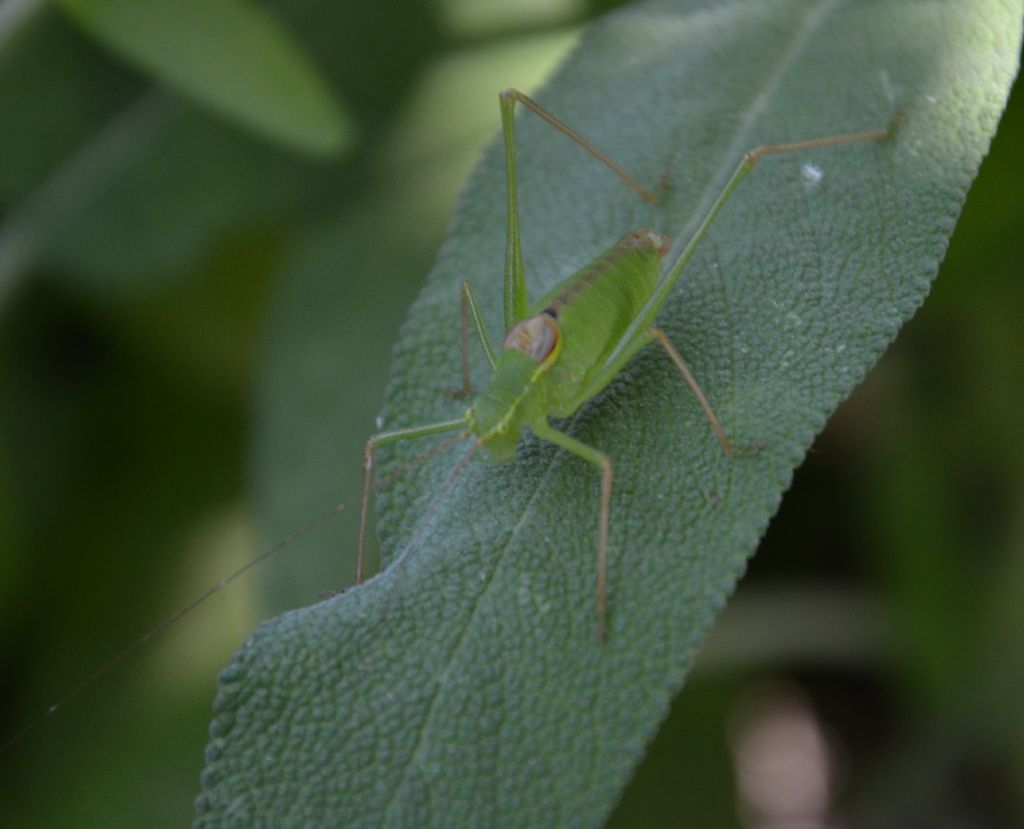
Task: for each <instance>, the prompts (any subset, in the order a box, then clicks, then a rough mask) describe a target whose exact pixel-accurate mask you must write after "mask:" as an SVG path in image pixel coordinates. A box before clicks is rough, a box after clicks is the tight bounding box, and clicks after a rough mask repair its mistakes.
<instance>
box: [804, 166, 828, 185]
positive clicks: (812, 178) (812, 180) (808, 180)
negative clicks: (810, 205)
mask: <svg viewBox="0 0 1024 829" xmlns="http://www.w3.org/2000/svg"><path fill="white" fill-rule="evenodd" d="M824 175H825V173H824V172H822V169H821V167H817V166H815V165H814V164H804V165H803V166H802V167H801V168H800V176H801V177H802V178H803V180H804V189H805V190H807V191H808V192H810V191H811V190H813V189H814V188H815V187H817V186H818V182H820V181H821V179H822V176H824Z"/></svg>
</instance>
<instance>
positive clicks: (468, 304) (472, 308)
mask: <svg viewBox="0 0 1024 829" xmlns="http://www.w3.org/2000/svg"><path fill="white" fill-rule="evenodd" d="M460 292H461V294H462V303H461V304H462V308H461V314H460V317H459V324H460V326H461V334H462V388H461V389H450V390H449V394H450V395H451V396H452V397H469V396H470V395H471V394H472V393H473V381H472V380H471V379H470V376H469V318H470V317H471V316H472V318H473V324H474V325H475V326H476V333H477V336H478V337H479V338H480V344H481V345H482V346H483V348H484V354H485V355H487V362H488V363H490V366H491V370H492V371H493V370H494V367H495V366H496V365H497V358H496V357H495V355H494V347H493V346H492V345H491V339H490V337H488V336H487V329H486V327H485V326H484V318H483V315H482V314H481V313H480V306H479V305H478V304H477V301H476V292H475V291H474V290H473V285H472V284H471V283H469V282H463V283H462V287H461V289H460Z"/></svg>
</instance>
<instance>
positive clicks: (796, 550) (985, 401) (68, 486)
mask: <svg viewBox="0 0 1024 829" xmlns="http://www.w3.org/2000/svg"><path fill="white" fill-rule="evenodd" d="M613 5H615V4H614V3H607V2H605V3H586V2H583V0H535V2H530V3H526V4H523V3H516V4H512V3H505V2H498V0H488V2H479V0H478V1H477V2H473V1H472V0H435V2H430V3H424V2H422V0H421V2H411V0H394V2H391V3H388V4H370V3H366V4H363V3H359V4H356V3H343V4H337V3H329V2H320V0H301V2H290V3H285V2H270V3H263V4H260V8H262V9H265V10H268V11H269V12H270V14H271V15H272V18H273V19H274V20H275V21H276V22H277V23H279V24H280V26H281V27H282V30H283V31H285V32H287V33H289V34H290V36H291V38H292V40H293V41H294V43H295V44H296V45H297V46H298V48H299V49H301V51H302V52H303V53H304V54H305V55H306V56H307V57H308V59H309V61H310V62H311V64H312V66H313V67H315V70H316V72H317V73H318V74H319V75H320V76H321V77H322V78H323V79H324V80H325V82H326V86H327V88H328V89H329V91H330V95H331V96H332V98H333V99H334V101H335V102H336V103H337V107H338V111H339V112H340V113H342V115H343V119H344V123H345V125H346V129H345V130H344V131H343V134H342V135H341V137H340V138H339V139H338V141H337V142H335V144H334V145H332V147H331V148H330V149H329V151H328V152H326V153H325V152H324V151H323V149H322V148H321V149H320V150H318V151H316V152H310V151H309V148H308V147H306V148H304V147H302V146H296V145H294V144H288V143H286V142H284V141H282V140H279V139H275V137H274V136H268V135H267V134H265V133H260V132H258V131H256V130H255V129H254V128H253V126H252V125H251V124H247V123H245V121H244V119H239V118H238V117H230V116H227V115H224V114H223V113H222V112H219V111H218V110H217V108H216V106H212V105H210V103H209V102H208V101H207V102H204V103H200V102H196V101H195V100H194V96H190V95H189V94H187V90H182V89H181V88H178V87H175V89H176V91H172V89H169V88H168V86H167V79H166V78H164V77H161V76H160V73H159V72H154V71H153V70H151V69H150V70H148V71H147V67H145V66H143V65H141V64H140V63H139V61H138V60H137V59H133V57H132V56H131V55H126V54H125V53H124V52H123V51H122V50H119V49H118V48H117V47H116V44H115V45H112V44H111V43H110V42H109V41H102V39H101V41H97V40H96V39H95V36H94V33H93V34H90V33H89V32H87V31H86V30H83V29H82V28H80V27H79V25H76V24H75V23H74V22H72V21H71V20H70V19H68V18H65V17H64V16H63V15H62V14H61V13H60V12H59V11H58V10H56V9H55V8H52V7H50V6H44V5H43V4H42V3H35V2H21V0H7V2H6V3H0V124H2V129H0V210H2V213H0V643H2V644H0V739H3V738H6V737H9V736H10V735H13V734H15V733H16V732H17V731H18V730H19V729H20V728H22V727H23V726H24V725H25V724H26V723H29V722H31V721H32V720H33V718H34V717H35V716H37V715H39V714H40V713H42V712H43V711H44V710H45V709H46V707H47V706H48V705H49V704H51V703H52V702H54V701H55V700H57V699H58V698H60V697H61V696H62V695H63V694H64V693H66V692H67V691H68V690H69V689H71V688H73V687H74V686H75V684H76V682H78V681H80V680H81V679H82V678H83V677H85V676H87V675H88V674H89V672H90V671H92V670H93V669H95V668H96V667H97V666H98V665H100V664H102V663H103V662H104V661H105V660H106V659H108V658H109V657H111V656H112V655H113V654H114V653H116V652H117V651H118V650H119V649H120V648H121V647H123V646H125V645H126V644H128V643H130V642H131V641H132V640H133V639H134V638H136V637H137V636H139V635H141V634H142V633H143V632H144V631H145V630H146V629H147V628H148V627H149V626H151V625H153V624H155V623H156V622H158V621H159V620H160V619H162V618H163V617H165V616H167V615H168V614H169V613H171V612H172V611H174V610H175V609H176V608H177V607H179V606H180V605H182V604H184V603H185V602H187V601H188V600H189V599H190V598H191V597H193V596H194V595H196V594H198V593H200V592H202V590H204V589H205V588H206V587H208V586H209V585H210V584H212V583H214V582H216V581H217V580H218V579H219V578H221V577H222V576H223V575H224V574H225V573H227V572H229V571H230V570H232V569H233V568H234V567H236V566H238V565H239V564H241V563H242V562H244V561H245V560H246V559H247V558H249V557H251V556H252V555H254V554H255V553H256V552H258V551H259V550H260V549H261V548H262V547H263V546H265V545H266V544H268V543H270V542H272V541H273V540H274V539H275V538H277V537H279V536H281V535H283V534H285V533H286V532H288V531H289V530H292V529H295V527H297V526H299V525H301V524H302V523H303V522H304V521H305V520H308V519H310V518H313V517H314V516H315V515H316V514H318V513H319V512H320V511H321V510H323V509H324V508H326V507H328V506H330V505H331V503H333V502H334V501H336V500H339V499H340V498H343V497H346V496H349V495H351V494H353V493H355V492H356V491H357V488H358V481H359V453H360V448H361V445H362V441H363V440H364V439H365V436H366V435H367V434H368V433H369V432H370V431H372V429H373V422H374V416H375V413H376V412H377V410H378V408H379V406H380V401H381V399H382V395H383V390H384V386H385V384H386V381H387V367H388V360H389V353H390V347H391V344H392V343H393V342H394V340H395V338H396V336H397V332H398V328H399V326H400V324H401V320H402V316H403V312H404V309H405V308H406V307H407V306H408V304H409V303H410V302H411V301H412V300H413V298H414V297H415V295H416V292H417V289H418V286H419V285H420V284H421V282H422V280H423V278H424V276H425V274H426V271H427V269H428V268H429V266H430V262H431V260H432V257H433V255H434V252H435V251H436V249H437V246H438V245H439V244H440V243H441V241H442V239H443V233H444V228H445V223H446V221H447V217H448V216H449V215H450V212H451V209H452V206H453V204H454V201H455V198H456V196H457V193H458V189H459V186H460V183H461V181H462V180H463V179H464V177H465V175H466V174H467V173H468V171H469V169H470V167H471V165H472V163H473V160H474V158H475V156H476V155H477V154H478V153H479V150H480V148H481V147H482V146H483V144H484V142H486V141H487V140H488V139H489V138H490V137H491V136H492V135H493V134H494V133H495V132H496V129H497V123H498V118H497V114H498V113H497V109H498V108H497V98H496V93H497V91H498V90H499V89H501V88H503V87H505V86H509V85H516V86H520V87H525V88H528V89H529V88H531V87H533V86H535V85H536V84H537V83H539V82H540V80H542V78H543V77H544V75H545V74H546V73H547V72H549V71H550V69H551V68H552V67H553V66H554V65H555V64H556V63H557V61H558V58H559V57H560V55H562V54H564V52H565V50H566V49H567V48H569V47H570V46H571V44H572V42H573V39H574V37H575V35H576V33H577V32H578V29H579V26H581V25H582V24H583V23H584V22H585V20H586V19H588V18H589V17H590V16H592V15H593V14H596V13H598V12H600V11H603V10H605V9H607V8H609V7H611V6H613ZM79 22H81V21H79ZM171 86H172V87H173V86H174V84H173V83H172V84H171ZM1020 98H1021V96H1020V95H1019V94H1018V95H1016V96H1015V97H1014V98H1013V99H1012V100H1011V103H1010V106H1009V109H1008V111H1007V113H1006V116H1005V118H1004V120H1003V123H1002V125H1001V128H1000V132H999V135H998V136H997V138H996V141H995V144H994V145H993V148H992V153H991V156H990V157H989V158H988V159H987V160H986V162H985V165H984V168H983V169H982V172H981V175H980V177H979V178H978V181H977V183H976V185H975V187H974V189H973V190H972V192H971V195H970V198H969V200H968V203H967V206H966V208H965V210H964V214H963V217H962V219H961V221H960V224H959V226H958V228H957V231H956V233H955V235H954V238H953V242H952V245H951V247H950V250H949V253H948V255H947V257H946V261H945V263H944V264H943V266H942V272H941V274H940V278H939V280H938V282H937V283H936V286H935V289H934V291H933V293H932V296H931V297H930V299H929V301H928V302H927V303H926V305H925V307H924V308H923V310H922V311H921V312H920V313H919V314H918V315H917V317H915V319H914V320H913V321H912V322H911V323H909V324H908V325H907V326H906V328H905V329H904V330H903V332H902V333H901V334H900V337H899V339H898V341H897V342H896V344H895V345H894V346H893V347H892V349H890V351H889V352H888V353H887V354H886V356H885V357H884V358H883V360H882V362H881V363H880V364H879V366H878V367H877V368H876V369H875V370H874V371H873V372H872V373H871V375H870V376H869V378H868V379H867V380H866V382H865V383H864V384H863V385H861V386H860V387H859V388H858V390H857V391H856V392H855V393H854V395H853V396H852V397H851V399H850V400H849V401H847V402H846V403H845V404H844V405H843V406H842V407H841V409H840V410H839V412H838V413H837V414H836V416H835V417H834V418H833V419H832V421H831V422H830V423H829V426H828V428H827V429H826V431H825V433H824V434H823V435H822V436H821V437H820V438H819V440H818V441H817V443H816V445H815V446H814V448H813V450H812V452H811V454H810V456H809V457H808V460H807V462H806V463H805V464H804V466H803V467H802V468H801V469H800V471H799V472H798V474H797V476H796V479H795V481H794V484H793V488H792V491H791V492H790V493H789V494H788V496H787V497H786V500H785V502H784V504H783V507H782V510H781V512H780V513H779V515H778V517H777V518H776V520H775V521H774V523H773V524H772V527H771V529H770V530H769V532H768V535H767V537H766V538H765V541H764V543H763V545H762V547H761V550H760V551H759V553H758V555H757V557H756V558H755V559H754V561H753V563H752V565H751V568H750V571H749V573H748V575H747V577H746V578H745V579H744V581H743V582H742V584H741V586H740V588H739V590H738V593H737V595H736V597H735V599H734V601H733V602H732V603H731V605H730V607H729V609H728V610H727V612H726V613H725V615H724V617H723V619H722V621H721V624H720V625H719V627H718V628H717V629H716V631H715V633H714V635H713V637H712V639H711V641H710V642H709V644H708V647H707V648H706V650H705V652H704V654H703V655H702V658H701V661H700V662H699V664H698V668H697V670H696V671H695V672H694V674H693V676H692V678H691V680H690V681H689V684H688V686H687V689H686V691H685V692H684V693H683V695H682V696H681V698H680V699H679V700H678V702H677V703H676V705H675V707H674V709H673V711H672V714H671V716H670V717H669V719H668V721H667V722H666V724H665V726H664V728H663V729H662V731H661V733H660V734H659V736H658V738H657V740H656V741H655V743H654V745H653V746H652V749H651V751H650V753H649V755H648V757H647V759H646V760H645V761H644V763H643V765H642V766H641V767H640V769H639V771H638V773H637V776H636V779H635V780H634V782H633V784H632V785H631V787H630V788H629V789H628V790H627V792H626V794H625V797H624V799H623V801H622V804H621V805H620V808H619V810H618V811H617V812H616V814H615V815H614V817H613V825H616V826H622V827H626V826H631V827H648V826H650V827H662V826H665V827H667V826H676V825H683V818H684V816H685V817H686V823H685V825H688V826H707V827H718V826H743V827H758V828H760V827H783V826H797V825H799V826H801V827H803V829H812V828H813V827H833V826H840V825H843V826H901V827H903V826H928V827H947V826H948V827H964V826H972V827H973V826H983V827H989V826H991V827H1002V826H1006V827H1012V826H1020V825H1024V600H1022V598H1021V597H1024V440H1021V438H1020V435H1019V431H1018V430H1019V428H1020V423H1021V412H1022V411H1024V325H1022V324H1021V319H1022V318H1024V291H1022V290H1021V287H1020V285H1019V284H1018V277H1019V275H1020V271H1021V267H1022V266H1021V264H1020V263H1021V262H1024V233H1022V229H1024V223H1022V219H1024V209H1022V202H1021V199H1020V196H1019V192H1018V190H1017V187H1016V183H1018V182H1020V181H1021V180H1024V101H1021V100H1020ZM523 198H528V194H523ZM311 273H312V274H326V276H327V278H328V279H329V285H330V288H331V289H333V290H337V291H342V292H343V293H344V294H345V296H346V297H349V296H350V297H351V301H350V315H349V316H346V317H345V318H338V319H335V318H331V319H319V318H318V317H317V315H316V310H317V307H316V306H317V298H316V296H311V295H310V294H309V293H308V292H304V291H305V290H306V289H302V288H297V287H296V286H302V285H305V284H307V283H305V282H304V281H303V278H304V277H305V276H307V275H308V274H311ZM453 301H455V300H454V298H453ZM294 315H299V317H300V319H302V320H304V321H305V320H307V319H308V320H309V325H310V327H311V329H312V330H314V331H315V330H318V328H317V327H318V326H322V327H323V329H324V330H325V331H326V330H330V331H333V332H341V334H339V335H337V336H335V335H332V336H331V337H330V338H328V337H325V338H324V339H323V343H324V344H325V345H324V346H323V347H322V348H320V349H319V350H318V351H317V350H316V344H317V340H316V338H315V337H314V338H313V340H312V346H309V347H310V348H312V349H313V351H314V353H311V354H307V355H305V358H304V359H299V358H302V357H303V355H296V354H294V353H292V354H290V355H288V357H287V358H285V357H282V356H281V353H280V347H279V344H280V341H281V340H280V337H279V333H278V332H280V331H281V330H282V328H285V327H287V324H288V323H287V321H288V319H294ZM342 335H343V340H342V341H343V342H344V343H345V345H344V347H342V348H340V349H337V348H336V347H333V344H334V343H336V342H338V341H339V336H342ZM328 342H330V343H331V344H332V348H327V347H326V344H327V343H328ZM296 366H298V368H296ZM307 366H308V368H307ZM306 370H308V371H314V372H322V373H325V375H326V376H329V377H330V378H331V379H332V387H335V388H336V389H337V392H336V394H337V398H336V399H334V400H333V402H334V403H335V404H337V403H338V402H339V401H341V402H342V403H344V406H343V408H344V411H345V415H344V418H343V419H341V420H339V422H338V424H337V430H336V437H335V438H334V439H333V442H332V443H331V444H330V445H325V446H323V447H321V448H320V449H319V450H318V451H316V452H313V453H309V452H307V455H306V456H303V457H296V456H297V455H301V453H300V452H296V451H290V446H291V444H290V441H289V435H288V433H287V429H286V428H284V427H282V424H286V423H287V422H288V420H287V415H285V414H282V411H283V410H286V409H287V408H288V407H296V406H301V407H312V408H317V407H321V406H322V407H323V408H324V410H325V411H326V410H328V409H329V408H330V406H329V405H328V404H327V403H325V402H324V401H321V400H305V399H301V398H298V397H297V395H296V394H295V393H294V392H291V389H290V386H289V380H290V379H291V378H292V377H293V376H294V373H295V372H296V371H306ZM282 481H284V482H286V483H285V484H284V485H282ZM289 481H294V482H295V483H294V485H288V484H287V482H289ZM354 533H355V526H354V522H353V521H352V520H351V518H350V517H349V518H348V520H345V519H344V517H343V519H341V520H339V521H336V522H334V524H333V525H332V526H331V527H329V528H326V529H325V530H321V531H318V532H317V533H315V534H314V535H313V537H312V538H310V539H304V540H303V542H302V543H298V544H295V545H293V546H292V547H290V548H289V549H288V550H287V551H285V552H283V553H282V554H281V555H280V556H279V557H278V559H277V560H276V561H275V562H273V563H272V564H271V565H268V566H267V567H266V568H265V569H264V571H263V572H261V573H260V574H257V575H254V576H253V577H251V578H248V577H247V578H246V579H245V580H244V581H243V582H241V583H239V584H236V585H234V586H232V587H231V588H230V589H229V590H226V591H224V592H223V593H221V594H219V595H218V596H217V597H216V598H215V599H213V601H212V602H211V603H210V604H209V605H207V606H204V607H203V608H202V609H201V610H199V611H197V612H196V613H195V614H193V615H192V616H190V617H189V618H188V619H187V620H186V621H184V622H182V623H181V624H180V625H177V626H176V627H175V628H173V629H172V630H171V631H169V632H167V633H166V634H165V635H163V636H161V637H160V638H159V639H158V640H157V641H156V642H154V643H152V644H151V645H149V646H147V647H146V648H144V649H143V650H141V651H140V652H139V653H138V654H136V655H134V656H133V657H132V658H131V659H129V660H127V661H126V662H125V663H123V664H121V665H120V666H118V667H117V668H116V669H115V670H114V671H112V672H111V673H109V674H107V675H106V676H104V677H102V678H101V679H100V680H99V681H98V682H96V683H95V685H93V686H92V687H90V688H89V689H87V690H86V691H85V692H83V693H82V694H81V695H80V696H78V697H77V698H76V699H74V700H73V701H72V702H70V703H68V705H67V706H66V707H64V708H62V709H61V710H60V711H59V712H58V713H57V714H56V715H55V716H54V717H52V718H50V719H49V720H47V721H46V722H44V723H42V724H41V725H40V726H39V727H38V728H36V729H35V730H33V731H32V732H31V733H29V734H27V735H26V736H25V737H24V738H22V739H20V740H19V741H18V742H17V743H15V744H14V745H13V746H11V747H9V748H8V749H7V750H6V751H5V752H4V753H3V754H0V825H3V826H18V827H36V826H76V827H81V826H93V825H95V826H104V827H113V826H148V827H159V826H181V825H183V824H185V823H187V822H188V821H189V820H190V816H191V799H192V797H193V796H194V794H195V791H196V790H197V788H198V775H199V772H200V770H201V768H202V752H203V747H204V745H205V742H206V727H207V722H208V720H209V713H210V705H211V701H212V697H213V693H214V688H215V679H216V673H217V671H218V669H219V668H220V667H221V666H223V665H224V664H225V663H226V661H227V659H228V656H229V654H230V653H231V652H232V651H233V650H234V649H235V648H237V647H238V646H239V645H240V644H241V642H242V640H243V639H244V637H245V635H246V634H247V633H248V632H249V631H250V630H251V629H252V628H253V627H254V626H255V625H256V624H257V623H258V621H259V620H260V619H262V618H266V617H267V616H269V615H272V614H274V613H278V612H281V611H283V610H285V609H287V608H289V607H294V606H296V605H298V604H302V603H309V602H312V601H315V600H316V594H317V592H318V590H322V589H329V588H332V587H336V586H338V585H341V584H345V583H346V582H347V581H349V580H350V578H351V563H352V562H351V550H352V548H353V547H354V543H353V542H354ZM797 821H802V822H797Z"/></svg>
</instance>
